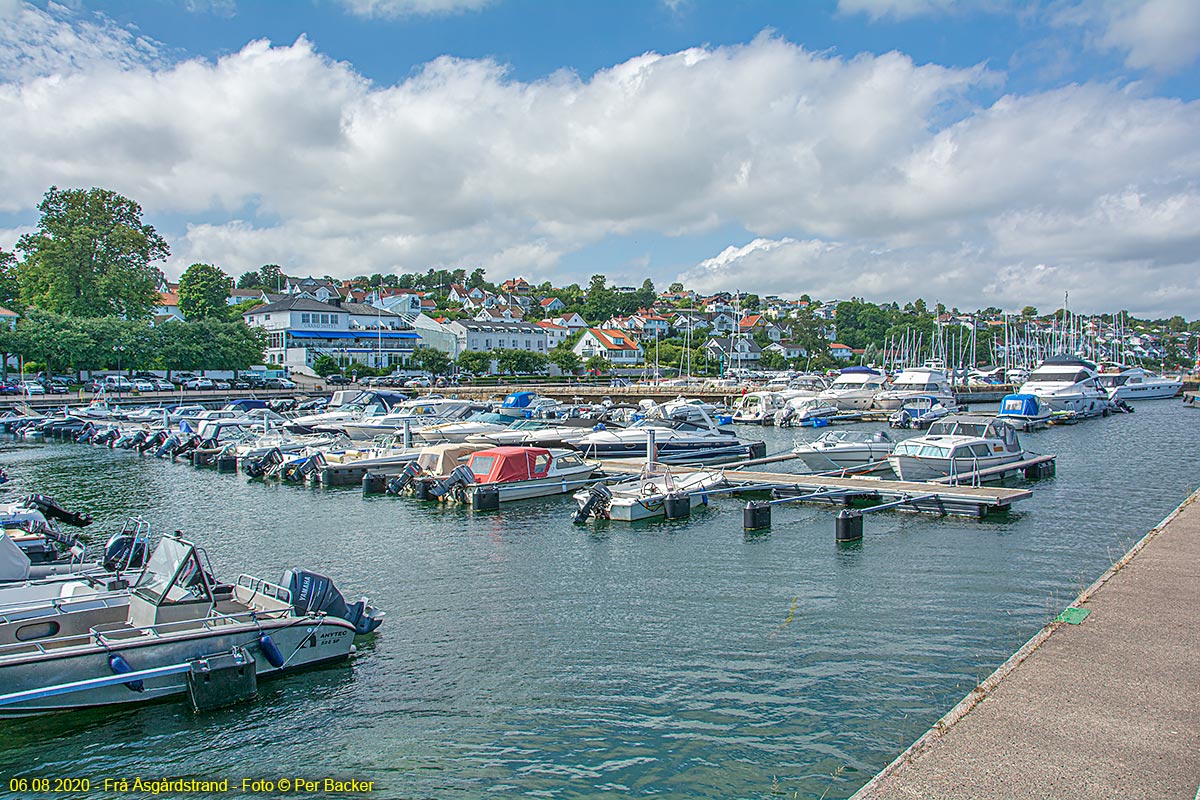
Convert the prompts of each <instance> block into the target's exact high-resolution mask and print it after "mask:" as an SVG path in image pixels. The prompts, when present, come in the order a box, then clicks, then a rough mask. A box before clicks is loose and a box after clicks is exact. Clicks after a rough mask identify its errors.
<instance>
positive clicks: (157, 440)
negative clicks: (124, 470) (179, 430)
mask: <svg viewBox="0 0 1200 800" xmlns="http://www.w3.org/2000/svg"><path fill="white" fill-rule="evenodd" d="M166 440H167V432H166V431H159V432H158V433H156V434H154V435H153V436H149V437H147V438H146V439H144V440H142V442H141V444H139V445H138V446H137V451H138V452H139V453H145V452H146V451H147V450H149V449H150V448H152V447H158V446H159V445H160V444H162V443H163V442H165V441H166Z"/></svg>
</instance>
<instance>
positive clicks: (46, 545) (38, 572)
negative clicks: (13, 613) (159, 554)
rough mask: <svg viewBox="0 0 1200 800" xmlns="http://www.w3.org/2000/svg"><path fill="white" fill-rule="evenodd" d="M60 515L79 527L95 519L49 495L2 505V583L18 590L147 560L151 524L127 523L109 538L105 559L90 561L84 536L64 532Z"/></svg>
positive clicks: (125, 567) (134, 565) (133, 566)
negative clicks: (60, 527)
mask: <svg viewBox="0 0 1200 800" xmlns="http://www.w3.org/2000/svg"><path fill="white" fill-rule="evenodd" d="M55 520H61V521H64V522H66V523H67V524H69V525H73V526H75V527H80V528H82V527H85V526H87V525H90V524H91V522H92V519H91V517H89V516H87V515H85V514H80V513H78V512H71V511H66V510H65V509H63V508H62V506H60V505H58V503H56V502H54V500H52V499H50V498H48V497H46V496H44V495H32V496H30V497H27V498H25V499H24V500H22V501H20V502H19V503H10V504H8V505H4V506H0V527H2V528H3V531H2V533H0V586H3V587H4V588H5V589H14V588H15V587H18V586H21V585H27V584H29V583H30V582H35V581H41V580H44V579H52V578H53V579H58V578H63V577H65V578H68V579H78V578H80V577H81V576H85V575H91V576H96V575H101V574H103V573H109V572H117V571H121V570H129V569H140V568H141V566H142V564H143V563H144V562H145V560H146V555H147V549H148V542H149V528H148V527H146V528H144V529H143V528H142V527H140V526H136V525H135V526H134V527H130V525H129V524H127V525H126V526H125V527H124V528H123V529H122V530H121V532H119V533H117V534H114V535H113V536H112V537H110V538H109V540H108V542H107V543H106V545H105V548H104V556H103V558H101V559H100V560H99V561H91V560H89V558H88V553H87V546H86V545H85V544H84V542H83V540H82V539H80V538H79V537H78V536H74V535H70V534H65V533H63V532H62V531H61V530H59V528H58V526H57V525H56V524H55ZM9 596H10V597H11V596H12V593H11V592H10V593H9Z"/></svg>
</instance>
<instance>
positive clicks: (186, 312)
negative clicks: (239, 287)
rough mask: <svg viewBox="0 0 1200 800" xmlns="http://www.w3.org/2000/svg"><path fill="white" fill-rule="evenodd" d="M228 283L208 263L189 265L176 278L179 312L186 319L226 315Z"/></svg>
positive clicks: (227, 310) (227, 280)
mask: <svg viewBox="0 0 1200 800" xmlns="http://www.w3.org/2000/svg"><path fill="white" fill-rule="evenodd" d="M231 288H233V284H232V281H231V279H230V277H229V276H228V275H226V274H225V273H224V272H223V271H222V270H221V269H220V268H219V267H214V266H213V265H212V264H192V265H191V266H190V267H188V268H187V269H186V270H185V271H184V273H183V275H182V276H181V277H180V278H179V310H180V311H182V312H183V316H184V317H186V318H187V319H189V320H194V319H225V318H227V317H228V316H229V305H228V303H227V302H226V301H227V300H228V299H229V291H230V289H231Z"/></svg>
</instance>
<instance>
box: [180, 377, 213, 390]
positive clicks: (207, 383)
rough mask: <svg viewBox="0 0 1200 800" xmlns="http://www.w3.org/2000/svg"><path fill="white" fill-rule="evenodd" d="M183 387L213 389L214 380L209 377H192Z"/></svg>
mask: <svg viewBox="0 0 1200 800" xmlns="http://www.w3.org/2000/svg"><path fill="white" fill-rule="evenodd" d="M183 388H185V389H201V390H203V389H211V388H213V382H212V381H211V380H209V379H208V378H192V379H191V380H190V381H188V382H187V383H185V384H184V385H183Z"/></svg>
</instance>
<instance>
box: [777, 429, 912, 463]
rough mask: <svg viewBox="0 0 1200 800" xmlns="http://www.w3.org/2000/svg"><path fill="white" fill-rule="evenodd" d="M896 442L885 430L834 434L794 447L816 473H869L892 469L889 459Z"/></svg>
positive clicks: (834, 432) (796, 452)
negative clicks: (865, 470)
mask: <svg viewBox="0 0 1200 800" xmlns="http://www.w3.org/2000/svg"><path fill="white" fill-rule="evenodd" d="M893 446H894V442H892V440H891V438H890V437H889V436H888V435H887V433H885V432H884V431H877V432H875V433H868V432H867V431H830V432H829V433H824V434H822V435H821V437H820V438H819V439H817V440H816V441H815V442H806V443H803V444H798V445H796V446H795V448H793V450H792V452H794V453H795V454H796V455H797V456H799V457H800V460H801V461H803V462H804V465H805V466H807V467H808V468H809V469H810V470H812V471H813V472H834V471H837V470H852V471H853V470H859V469H862V468H864V467H867V468H868V469H867V471H869V472H877V471H883V470H886V469H888V468H889V467H888V463H887V457H888V454H889V453H891V452H892V447H893Z"/></svg>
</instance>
